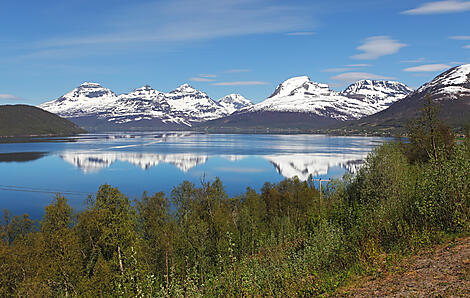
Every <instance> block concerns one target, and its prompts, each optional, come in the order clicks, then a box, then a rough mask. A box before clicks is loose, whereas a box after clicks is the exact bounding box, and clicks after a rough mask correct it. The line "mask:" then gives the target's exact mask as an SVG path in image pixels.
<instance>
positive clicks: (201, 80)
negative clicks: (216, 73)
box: [189, 77, 215, 82]
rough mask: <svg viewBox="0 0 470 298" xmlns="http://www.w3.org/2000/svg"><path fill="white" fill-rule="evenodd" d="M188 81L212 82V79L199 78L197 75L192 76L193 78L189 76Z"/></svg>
mask: <svg viewBox="0 0 470 298" xmlns="http://www.w3.org/2000/svg"><path fill="white" fill-rule="evenodd" d="M189 80H190V81H192V82H214V81H215V80H214V79H209V78H199V77H194V78H189Z"/></svg>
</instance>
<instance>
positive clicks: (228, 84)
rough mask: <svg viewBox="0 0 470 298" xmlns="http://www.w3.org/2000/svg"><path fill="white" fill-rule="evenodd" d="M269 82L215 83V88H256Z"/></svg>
mask: <svg viewBox="0 0 470 298" xmlns="http://www.w3.org/2000/svg"><path fill="white" fill-rule="evenodd" d="M268 84H269V83H268V82H263V81H235V82H219V83H213V84H211V85H213V86H255V85H268Z"/></svg>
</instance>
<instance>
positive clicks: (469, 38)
mask: <svg viewBox="0 0 470 298" xmlns="http://www.w3.org/2000/svg"><path fill="white" fill-rule="evenodd" d="M449 38H450V39H455V40H470V35H455V36H449Z"/></svg>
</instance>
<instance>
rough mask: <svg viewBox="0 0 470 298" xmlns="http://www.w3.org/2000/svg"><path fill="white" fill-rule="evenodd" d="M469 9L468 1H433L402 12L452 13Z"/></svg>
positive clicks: (469, 3) (414, 13) (413, 13)
mask: <svg viewBox="0 0 470 298" xmlns="http://www.w3.org/2000/svg"><path fill="white" fill-rule="evenodd" d="M467 10H470V1H457V0H447V1H435V2H426V3H424V4H422V5H420V6H418V7H416V8H413V9H410V10H405V11H403V12H402V14H410V15H422V14H439V13H453V12H462V11H467Z"/></svg>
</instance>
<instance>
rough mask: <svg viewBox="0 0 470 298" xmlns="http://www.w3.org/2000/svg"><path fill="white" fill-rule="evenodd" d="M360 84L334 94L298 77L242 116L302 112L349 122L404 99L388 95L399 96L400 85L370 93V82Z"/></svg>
mask: <svg viewBox="0 0 470 298" xmlns="http://www.w3.org/2000/svg"><path fill="white" fill-rule="evenodd" d="M357 84H358V85H357V86H356V88H354V86H350V87H348V89H346V90H345V91H344V92H342V93H339V92H337V91H334V90H331V89H330V88H329V86H328V85H326V84H321V83H316V82H312V81H311V80H310V79H309V77H307V76H301V77H294V78H291V79H288V80H286V81H285V82H283V83H281V84H280V85H279V86H278V87H277V88H276V90H275V91H274V93H273V94H272V95H271V96H270V97H268V98H267V99H266V100H265V101H263V102H261V103H259V104H256V105H254V106H253V107H252V108H250V109H245V110H243V111H242V112H244V111H247V112H256V111H270V112H300V113H311V114H316V115H318V116H322V117H327V118H332V119H336V120H340V121H345V120H353V119H359V118H362V117H364V116H367V115H371V114H374V113H376V112H377V111H379V110H381V109H383V108H385V107H386V106H387V104H390V103H391V102H394V101H396V100H398V99H400V98H403V97H404V96H394V97H393V98H389V97H387V95H386V94H391V93H394V92H398V91H397V90H396V89H399V88H395V87H398V85H396V84H393V83H388V82H383V83H382V84H379V83H378V82H377V83H376V86H374V87H373V88H370V89H369V92H368V91H367V88H368V82H367V81H362V83H360V82H358V83H357ZM398 84H399V83H398ZM400 86H402V84H400ZM403 86H404V85H403ZM405 87H406V86H405ZM408 89H409V88H407V90H408ZM346 91H347V92H346ZM355 92H358V93H357V94H356V93H355ZM407 92H410V91H407ZM362 94H367V96H363V95H362ZM353 95H354V96H353ZM355 95H358V96H355Z"/></svg>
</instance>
